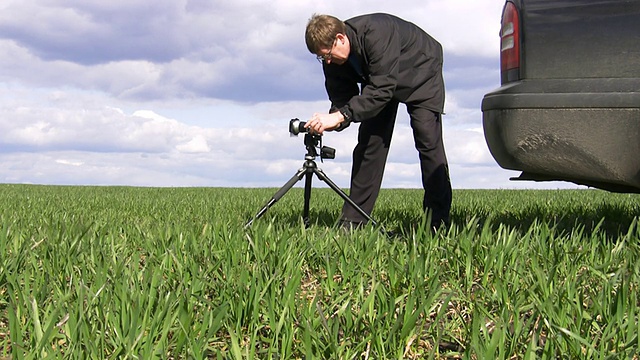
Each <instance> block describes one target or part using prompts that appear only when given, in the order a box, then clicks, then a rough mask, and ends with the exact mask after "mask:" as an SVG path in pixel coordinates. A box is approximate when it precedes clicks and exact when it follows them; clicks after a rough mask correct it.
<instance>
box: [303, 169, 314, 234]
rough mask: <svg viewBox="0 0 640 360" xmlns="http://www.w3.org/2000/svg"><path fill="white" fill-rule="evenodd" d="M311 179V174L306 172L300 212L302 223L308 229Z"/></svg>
mask: <svg viewBox="0 0 640 360" xmlns="http://www.w3.org/2000/svg"><path fill="white" fill-rule="evenodd" d="M312 179H313V173H312V172H310V171H307V174H306V178H305V182H304V209H303V210H302V221H304V226H305V227H309V203H310V202H311V180H312Z"/></svg>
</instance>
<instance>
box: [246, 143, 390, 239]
mask: <svg viewBox="0 0 640 360" xmlns="http://www.w3.org/2000/svg"><path fill="white" fill-rule="evenodd" d="M319 142H320V143H321V136H320V135H311V134H309V133H307V134H305V136H304V144H305V145H306V147H307V154H306V155H305V157H304V159H305V162H304V164H303V165H302V167H301V168H300V170H298V172H296V173H295V174H294V175H293V176H292V177H291V179H289V181H287V183H286V184H284V186H282V187H281V188H280V190H278V191H277V192H276V193H275V194H274V195H273V197H272V198H271V199H270V200H269V201H268V202H267V203H266V205H264V206H263V207H262V209H260V211H258V213H257V214H256V216H254V217H253V219H251V220H250V221H249V222H248V223H247V224H246V225H245V229H246V228H248V227H250V226H251V224H253V222H254V221H255V220H257V219H259V218H260V217H261V216H262V215H264V214H265V213H266V212H267V210H269V208H270V207H271V206H273V204H275V203H276V202H277V201H278V200H280V198H282V197H283V196H284V194H286V193H287V191H289V190H290V189H291V188H292V187H293V185H295V184H296V183H297V182H298V181H300V180H302V178H303V177H304V178H305V185H304V209H303V211H302V219H303V221H304V224H305V227H308V226H309V202H310V200H311V180H312V179H313V174H316V176H318V178H319V179H320V180H322V181H324V182H325V183H327V184H328V185H329V187H331V189H333V191H335V192H336V193H337V194H338V195H340V197H342V198H343V199H344V201H346V202H347V203H348V204H349V205H351V206H353V208H354V209H356V211H358V212H359V213H360V214H361V215H362V216H364V217H365V218H366V219H367V220H369V221H370V222H371V223H372V224H373V225H374V226H377V225H378V223H377V222H376V221H375V220H373V219H372V218H371V216H369V214H367V213H366V212H365V211H364V210H362V209H361V208H360V207H359V206H358V205H357V204H356V203H355V202H353V200H351V199H350V198H349V196H347V194H345V193H344V191H342V190H341V189H340V188H339V187H338V185H336V184H335V183H334V182H333V181H331V179H329V177H328V176H327V175H326V174H325V173H324V172H323V171H322V169H320V168H318V166H317V165H316V162H315V158H316V157H317V156H318V155H320V159H333V158H334V157H335V150H334V149H332V148H330V147H327V146H324V147H323V146H320V154H318V151H317V150H316V147H317V146H318V143H319Z"/></svg>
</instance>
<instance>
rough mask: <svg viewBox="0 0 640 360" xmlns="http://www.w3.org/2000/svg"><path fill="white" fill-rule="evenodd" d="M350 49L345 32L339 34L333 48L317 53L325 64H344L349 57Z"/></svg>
mask: <svg viewBox="0 0 640 360" xmlns="http://www.w3.org/2000/svg"><path fill="white" fill-rule="evenodd" d="M350 50H351V47H350V45H349V39H348V38H347V37H346V35H344V34H338V35H336V39H335V41H334V42H333V46H332V47H331V48H329V49H322V50H320V52H319V53H318V54H317V55H318V60H321V61H323V62H324V63H325V64H331V63H334V64H337V65H342V64H344V63H345V62H346V61H347V58H349V51H350Z"/></svg>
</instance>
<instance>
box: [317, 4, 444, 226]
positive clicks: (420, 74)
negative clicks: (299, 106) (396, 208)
mask: <svg viewBox="0 0 640 360" xmlns="http://www.w3.org/2000/svg"><path fill="white" fill-rule="evenodd" d="M305 41H306V44H307V48H308V49H309V51H310V52H311V53H312V54H315V55H316V56H317V58H318V61H320V62H321V63H322V65H323V71H324V76H325V87H326V90H327V93H328V95H329V100H330V101H331V110H330V112H329V113H328V114H320V113H316V114H314V115H313V117H312V118H311V119H310V120H309V121H307V124H306V125H305V126H306V127H307V128H308V129H309V131H310V132H312V133H317V134H320V135H322V133H323V132H324V131H333V130H336V131H340V130H343V129H344V128H346V127H347V126H349V124H350V123H352V122H355V123H360V127H359V130H358V143H357V145H356V147H355V149H354V151H353V165H352V170H351V189H350V194H349V197H350V198H351V199H352V200H353V201H354V202H355V203H356V204H358V205H359V206H360V207H361V208H362V209H363V210H364V211H365V212H366V213H367V214H371V212H372V211H373V206H374V204H375V201H376V199H377V197H378V193H379V192H380V186H381V184H382V175H383V172H384V166H385V163H386V160H387V155H388V153H389V145H390V143H391V135H392V133H393V127H394V124H395V119H396V114H397V110H398V105H399V103H404V104H406V107H407V111H408V112H409V115H410V118H411V128H412V129H413V137H414V141H415V146H416V149H417V150H418V153H419V158H420V167H421V170H422V185H423V187H424V190H425V193H424V199H423V207H424V209H425V211H426V212H427V213H429V212H431V225H432V226H433V227H436V228H438V227H440V226H442V225H448V224H449V221H450V219H449V213H450V210H451V193H452V191H451V182H450V180H449V170H448V164H447V158H446V155H445V151H444V144H443V141H442V121H441V120H442V117H441V114H442V112H443V109H444V80H443V77H442V46H441V45H440V44H439V43H438V42H437V41H436V40H435V39H433V38H432V37H431V36H429V35H428V34H427V33H426V32H424V31H423V30H422V29H420V28H419V27H418V26H416V25H414V24H412V23H410V22H407V21H405V20H402V19H400V18H398V17H395V16H393V15H389V14H369V15H362V16H358V17H354V18H352V19H349V20H346V21H345V22H342V21H341V20H339V19H337V18H335V17H333V16H330V15H313V16H312V17H311V19H310V20H309V22H308V23H307V28H306V33H305ZM359 84H360V86H358V85H359ZM341 223H342V225H343V226H359V225H362V224H364V223H366V219H365V218H364V217H363V216H362V215H361V214H360V213H358V212H357V211H356V210H355V209H354V208H353V207H352V206H351V205H349V204H348V203H346V202H345V204H344V206H343V209H342V216H341Z"/></svg>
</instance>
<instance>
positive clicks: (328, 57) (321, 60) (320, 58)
mask: <svg viewBox="0 0 640 360" xmlns="http://www.w3.org/2000/svg"><path fill="white" fill-rule="evenodd" d="M336 41H338V39H337V38H336V39H335V40H333V44H331V49H330V50H329V52H328V53H326V54H324V55H317V56H316V59H317V60H318V62H319V63H320V64H322V63H324V62H327V61H329V60H331V52H332V51H333V47H334V46H336Z"/></svg>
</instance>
